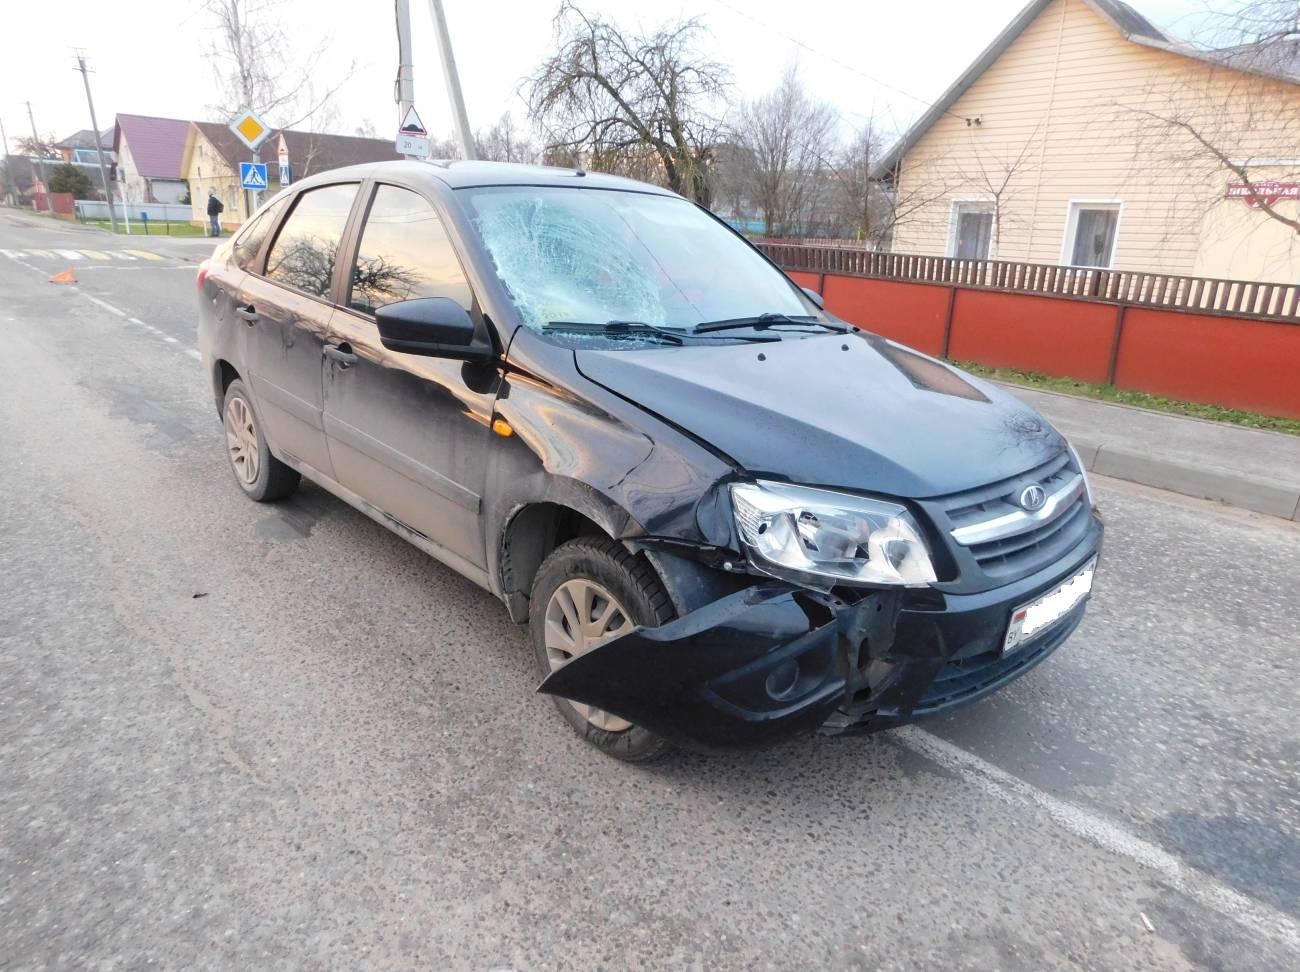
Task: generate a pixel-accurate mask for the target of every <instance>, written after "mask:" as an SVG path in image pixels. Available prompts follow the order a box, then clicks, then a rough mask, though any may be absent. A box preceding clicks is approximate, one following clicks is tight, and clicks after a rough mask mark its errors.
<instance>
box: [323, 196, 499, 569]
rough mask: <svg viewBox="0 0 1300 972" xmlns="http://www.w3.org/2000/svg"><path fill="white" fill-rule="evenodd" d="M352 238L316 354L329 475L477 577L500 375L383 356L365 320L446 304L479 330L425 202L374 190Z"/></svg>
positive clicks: (452, 254) (451, 253)
mask: <svg viewBox="0 0 1300 972" xmlns="http://www.w3.org/2000/svg"><path fill="white" fill-rule="evenodd" d="M355 235H356V237H357V238H358V242H357V244H356V246H355V256H354V257H353V260H352V267H351V271H350V273H349V274H348V280H347V286H346V287H345V293H344V295H343V304H344V306H340V307H339V308H338V309H337V310H336V311H335V314H334V316H333V318H332V319H331V322H330V329H329V331H330V333H329V337H328V341H327V343H326V348H325V353H326V362H325V371H324V387H325V433H326V438H327V440H328V442H329V451H330V460H331V462H332V463H333V466H334V471H335V475H336V477H337V479H338V481H339V483H341V484H342V485H343V486H345V487H346V488H348V489H350V490H352V491H353V492H355V493H358V494H360V495H361V496H362V497H363V498H364V499H366V500H367V501H368V502H370V503H371V504H373V505H374V506H376V507H378V508H379V509H380V510H381V511H383V513H385V514H386V515H387V516H389V517H391V518H393V519H395V520H397V521H399V522H400V523H401V524H402V525H404V526H406V527H407V528H409V529H411V530H414V531H415V532H416V533H418V534H421V535H423V536H424V537H425V538H427V539H428V540H430V541H432V542H433V543H434V544H435V545H437V546H438V547H441V548H443V550H445V551H447V552H448V553H450V554H452V555H454V558H459V559H461V560H464V561H467V562H468V563H469V564H472V565H474V566H475V567H479V568H481V567H483V566H484V564H485V563H486V556H485V552H484V549H483V533H482V530H481V529H480V527H479V503H480V496H481V494H482V490H483V478H484V469H485V467H486V452H487V448H488V440H489V437H490V435H491V433H490V432H489V424H490V421H491V415H492V407H493V403H494V401H495V399H496V391H497V386H498V384H499V382H500V374H499V372H498V370H497V366H496V365H495V364H488V365H484V364H471V363H467V362H463V361H455V360H451V359H447V358H434V357H426V356H423V355H414V354H403V353H400V352H395V351H389V350H387V349H386V348H385V347H384V346H383V345H382V344H381V343H380V340H379V331H378V329H377V328H376V326H375V320H374V311H375V310H376V309H377V308H379V307H382V306H384V305H385V304H390V303H394V302H397V301H401V300H410V299H414V298H417V297H450V298H452V299H453V300H455V301H457V302H458V303H459V304H460V305H461V306H462V307H464V308H465V309H466V310H469V311H470V312H471V314H473V315H474V316H475V321H476V325H477V326H478V327H479V328H485V323H484V322H483V320H482V318H481V316H480V315H478V314H477V312H476V311H475V310H474V299H473V294H472V293H471V290H470V285H469V282H468V281H467V280H466V278H465V273H464V271H463V270H462V268H461V263H460V261H459V259H458V258H457V255H456V251H455V248H454V246H453V244H452V242H451V240H450V239H449V238H448V235H447V231H446V229H445V227H444V225H443V222H442V219H441V218H440V217H439V215H438V212H437V210H436V209H435V207H434V206H433V204H432V203H431V202H430V201H429V200H428V199H426V198H425V197H424V196H423V195H421V194H420V193H417V192H415V191H414V190H412V189H408V188H403V187H401V186H397V185H390V184H384V183H381V184H377V185H374V186H373V188H372V194H371V198H370V199H369V206H368V207H367V211H366V213H365V218H364V221H363V222H360V225H359V227H358V229H357V232H356V234H355ZM484 333H485V334H486V330H485V331H484Z"/></svg>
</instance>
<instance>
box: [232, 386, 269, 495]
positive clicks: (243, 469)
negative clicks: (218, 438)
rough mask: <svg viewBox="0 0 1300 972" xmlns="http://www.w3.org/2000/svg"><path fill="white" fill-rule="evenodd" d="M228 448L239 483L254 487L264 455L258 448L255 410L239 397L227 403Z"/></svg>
mask: <svg viewBox="0 0 1300 972" xmlns="http://www.w3.org/2000/svg"><path fill="white" fill-rule="evenodd" d="M226 448H227V449H228V450H229V452H230V464H231V465H232V466H234V467H235V475H236V476H238V477H239V481H240V482H242V483H243V484H244V485H245V486H252V485H253V484H254V483H255V482H257V474H258V472H259V471H260V470H261V455H262V454H261V450H260V449H258V446H257V423H256V422H255V421H254V420H253V410H252V409H251V408H249V407H248V402H246V401H244V399H242V398H240V397H239V396H238V395H236V396H235V397H233V398H231V399H230V401H229V402H227V403H226Z"/></svg>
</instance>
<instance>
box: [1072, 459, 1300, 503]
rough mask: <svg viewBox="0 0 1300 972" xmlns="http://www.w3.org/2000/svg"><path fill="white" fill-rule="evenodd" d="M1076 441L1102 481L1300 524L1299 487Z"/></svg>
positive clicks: (1090, 467) (1087, 464)
mask: <svg viewBox="0 0 1300 972" xmlns="http://www.w3.org/2000/svg"><path fill="white" fill-rule="evenodd" d="M1071 441H1072V442H1073V443H1074V447H1075V449H1076V450H1077V451H1078V453H1079V458H1080V459H1081V460H1083V465H1084V466H1085V467H1086V468H1087V470H1088V471H1089V472H1091V473H1096V474H1097V475H1098V476H1109V477H1111V478H1112V479H1123V480H1126V481H1128V482H1130V483H1139V484H1141V485H1143V486H1154V487H1156V488H1157V489H1167V490H1169V491H1170V492H1173V493H1181V494H1183V495H1184V496H1193V497H1195V498H1197V499H1208V500H1218V501H1219V502H1221V503H1227V504H1229V505H1230V506H1237V507H1240V508H1242V509H1245V510H1251V511H1253V512H1255V513H1264V514H1266V515H1268V516H1276V517H1281V518H1282V519H1284V520H1292V521H1296V522H1300V486H1291V485H1288V484H1286V483H1281V482H1277V481H1276V480H1267V479H1257V478H1255V477H1251V476H1242V475H1239V474H1235V473H1230V472H1226V471H1223V470H1219V469H1208V468H1197V467H1193V466H1185V465H1182V464H1180V463H1175V462H1169V461H1168V460H1166V459H1157V458H1154V457H1152V456H1149V455H1145V454H1143V453H1137V452H1129V451H1127V450H1125V449H1120V448H1116V447H1114V446H1108V445H1106V444H1105V443H1098V442H1092V441H1089V440H1087V439H1083V438H1077V439H1072V440H1071Z"/></svg>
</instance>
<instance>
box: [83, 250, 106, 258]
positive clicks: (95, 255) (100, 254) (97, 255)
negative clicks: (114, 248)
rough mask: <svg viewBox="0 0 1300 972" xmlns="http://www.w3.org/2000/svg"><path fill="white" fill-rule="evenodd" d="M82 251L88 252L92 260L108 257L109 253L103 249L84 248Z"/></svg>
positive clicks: (87, 254)
mask: <svg viewBox="0 0 1300 972" xmlns="http://www.w3.org/2000/svg"><path fill="white" fill-rule="evenodd" d="M81 252H82V253H84V254H86V256H88V257H90V258H91V259H92V260H107V259H108V254H107V253H105V252H103V251H102V250H82V251H81Z"/></svg>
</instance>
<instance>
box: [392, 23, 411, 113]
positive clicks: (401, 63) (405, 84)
mask: <svg viewBox="0 0 1300 972" xmlns="http://www.w3.org/2000/svg"><path fill="white" fill-rule="evenodd" d="M395 2H396V4H397V124H399V125H400V124H401V123H402V121H403V120H404V119H405V118H406V113H407V112H408V111H410V110H411V106H412V105H414V104H415V67H414V65H413V63H412V60H411V0H395Z"/></svg>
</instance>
